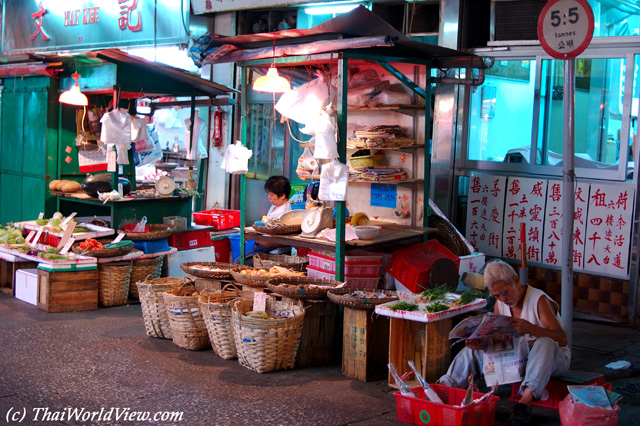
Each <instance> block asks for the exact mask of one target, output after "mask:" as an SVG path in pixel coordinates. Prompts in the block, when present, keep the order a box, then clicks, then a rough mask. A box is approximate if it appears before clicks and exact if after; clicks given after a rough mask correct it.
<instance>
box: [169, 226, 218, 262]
mask: <svg viewBox="0 0 640 426" xmlns="http://www.w3.org/2000/svg"><path fill="white" fill-rule="evenodd" d="M168 240H169V245H170V246H171V247H175V248H177V249H178V250H188V249H193V248H198V247H209V246H212V245H213V242H212V241H211V234H210V232H209V231H208V230H206V229H203V230H197V231H187V232H180V233H177V234H171V236H170V237H169V238H168ZM225 262H226V261H225Z"/></svg>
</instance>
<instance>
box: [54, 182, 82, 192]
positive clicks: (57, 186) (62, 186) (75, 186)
mask: <svg viewBox="0 0 640 426" xmlns="http://www.w3.org/2000/svg"><path fill="white" fill-rule="evenodd" d="M49 189H50V190H52V191H62V192H80V191H81V190H82V185H81V184H80V182H76V181H75V180H52V181H51V182H49Z"/></svg>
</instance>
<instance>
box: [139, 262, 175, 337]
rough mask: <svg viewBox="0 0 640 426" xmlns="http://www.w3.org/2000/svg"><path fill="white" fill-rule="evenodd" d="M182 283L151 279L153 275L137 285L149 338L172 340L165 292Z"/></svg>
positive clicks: (167, 278)
mask: <svg viewBox="0 0 640 426" xmlns="http://www.w3.org/2000/svg"><path fill="white" fill-rule="evenodd" d="M181 283H182V279H181V278H173V277H165V278H158V279H155V280H154V279H151V275H149V276H148V277H147V279H145V280H144V281H140V282H138V283H137V287H138V298H139V299H140V307H141V308H142V318H143V319H144V328H145V329H146V330H147V336H151V337H157V338H159V339H171V338H172V336H171V327H169V316H168V315H167V307H166V306H165V304H164V292H165V291H169V290H171V289H172V288H174V287H177V286H179V285H180V284H181Z"/></svg>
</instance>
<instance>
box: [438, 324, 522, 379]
mask: <svg viewBox="0 0 640 426" xmlns="http://www.w3.org/2000/svg"><path fill="white" fill-rule="evenodd" d="M449 339H455V340H458V341H461V340H467V339H484V341H483V346H482V352H483V368H482V370H483V374H484V380H485V383H486V384H487V386H493V385H494V384H495V383H497V384H500V385H502V384H508V383H516V382H520V381H522V379H523V378H524V371H525V367H526V364H527V357H528V355H529V346H528V345H527V341H526V338H525V337H524V336H519V335H518V334H517V333H516V332H515V330H514V329H513V327H512V325H511V323H510V322H509V317H507V316H505V315H500V314H494V313H491V312H489V313H486V314H484V315H477V316H474V317H470V318H466V319H465V320H463V321H461V322H460V323H459V324H458V325H457V326H455V327H454V328H453V329H452V330H451V332H450V333H449Z"/></svg>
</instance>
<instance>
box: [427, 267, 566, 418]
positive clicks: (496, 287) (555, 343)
mask: <svg viewBox="0 0 640 426" xmlns="http://www.w3.org/2000/svg"><path fill="white" fill-rule="evenodd" d="M484 282H485V285H486V286H487V288H488V289H489V291H490V292H491V294H492V295H493V297H495V298H496V300H497V302H496V304H495V307H494V312H495V313H497V314H502V315H506V316H509V317H511V319H510V322H511V324H512V325H513V328H514V330H515V331H516V332H517V333H519V334H522V335H524V336H525V337H526V339H527V342H528V344H529V349H530V350H529V357H528V358H527V364H526V369H525V377H524V380H523V381H522V384H521V385H520V395H521V397H520V401H519V402H518V403H516V404H515V405H514V407H513V411H512V413H511V416H510V417H509V425H510V426H519V425H527V424H529V421H530V420H531V403H532V402H533V400H534V399H539V398H540V397H541V396H542V391H543V390H544V388H545V386H546V385H547V383H548V382H549V379H550V378H551V377H552V376H558V375H561V374H563V373H564V372H566V371H567V370H568V369H569V363H570V362H571V352H570V350H569V348H568V347H567V335H566V334H565V332H564V330H563V327H562V320H561V318H560V315H559V313H558V304H557V303H556V302H554V301H553V300H551V298H549V296H547V295H546V294H545V293H544V292H543V291H542V290H538V289H535V288H533V287H530V286H528V285H524V284H522V283H521V282H520V279H519V278H518V275H517V274H516V272H515V271H514V270H513V268H512V267H511V266H510V265H509V264H507V263H505V262H503V261H500V260H498V261H493V262H490V263H487V265H486V267H485V270H484ZM465 343H466V347H465V348H464V349H462V351H461V352H460V353H459V354H458V355H457V356H456V357H455V359H454V360H453V362H452V363H451V366H449V370H448V371H447V374H445V375H444V376H442V377H441V378H440V379H439V380H438V383H440V384H443V385H446V386H451V387H456V388H466V387H468V386H469V383H468V377H469V374H471V373H473V375H474V377H477V376H478V375H479V374H481V373H482V371H483V370H482V356H483V354H482V347H483V339H472V340H471V339H470V340H467V341H466V342H465Z"/></svg>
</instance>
